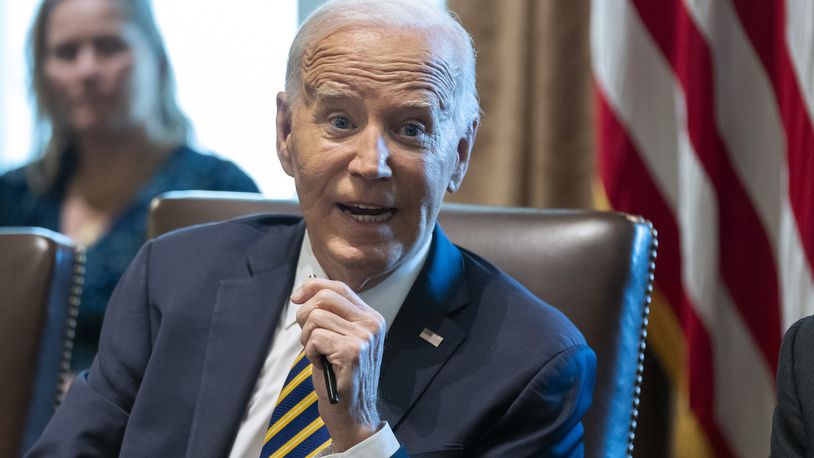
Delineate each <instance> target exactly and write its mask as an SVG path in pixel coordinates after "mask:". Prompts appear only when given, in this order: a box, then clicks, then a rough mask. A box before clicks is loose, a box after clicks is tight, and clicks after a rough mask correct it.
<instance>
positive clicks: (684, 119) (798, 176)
mask: <svg viewBox="0 0 814 458" xmlns="http://www.w3.org/2000/svg"><path fill="white" fill-rule="evenodd" d="M591 14H592V17H591V46H592V53H593V66H594V81H595V86H596V94H597V119H598V136H599V145H598V147H599V159H598V162H599V173H600V177H601V183H602V187H601V188H602V189H603V190H604V195H605V196H606V198H607V203H608V204H609V205H610V207H611V208H614V209H617V210H622V211H626V212H630V213H636V214H642V215H644V216H645V217H647V218H649V219H650V220H651V221H653V223H654V225H655V226H656V228H657V229H658V231H659V241H660V244H659V261H658V266H657V269H656V291H655V293H656V294H655V296H654V298H655V300H654V305H653V319H652V321H651V333H650V339H651V340H650V343H651V345H652V348H654V349H655V353H656V355H657V356H658V357H659V358H660V359H661V360H662V362H663V364H664V367H665V368H666V372H667V373H668V375H669V376H670V377H671V378H672V380H673V381H674V382H675V383H674V385H675V386H676V389H677V391H678V392H677V399H678V400H679V404H680V405H679V408H678V409H677V416H678V418H677V419H676V421H677V422H678V425H679V428H678V429H677V434H678V437H676V438H675V444H674V453H675V454H677V455H679V456H719V457H727V456H740V457H751V456H761V457H765V456H767V455H768V453H769V438H770V434H771V419H772V412H773V409H774V405H775V401H776V394H775V376H776V373H777V355H778V351H779V348H780V340H781V337H782V334H783V332H784V330H785V329H786V328H788V327H789V326H790V325H791V324H792V323H793V322H794V321H795V320H797V319H798V318H800V317H802V316H804V315H808V314H811V313H814V277H813V276H812V266H813V265H814V127H813V126H814V125H813V124H812V119H814V116H812V113H813V112H814V2H812V1H811V0H785V1H783V0H683V1H682V0H595V1H594V3H593V6H592V13H591ZM646 376H647V374H646V373H645V377H646Z"/></svg>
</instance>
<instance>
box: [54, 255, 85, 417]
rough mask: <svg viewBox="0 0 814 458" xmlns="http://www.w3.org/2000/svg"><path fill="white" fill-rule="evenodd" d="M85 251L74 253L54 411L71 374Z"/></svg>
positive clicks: (83, 280)
mask: <svg viewBox="0 0 814 458" xmlns="http://www.w3.org/2000/svg"><path fill="white" fill-rule="evenodd" d="M85 260H86V259H85V251H84V250H83V249H81V248H76V249H75V251H74V268H73V276H72V278H71V294H70V297H69V298H68V316H67V319H66V320H65V332H64V340H63V347H62V356H61V357H60V361H59V385H58V386H57V391H56V396H55V397H54V410H56V408H57V407H59V405H60V404H61V403H62V398H63V397H65V392H64V390H63V387H64V386H65V384H66V383H67V382H68V377H69V374H70V372H71V353H72V352H73V339H74V336H76V317H77V316H78V315H79V304H80V302H81V297H82V289H83V288H84V285H85Z"/></svg>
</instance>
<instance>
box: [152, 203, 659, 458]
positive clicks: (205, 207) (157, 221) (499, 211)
mask: <svg viewBox="0 0 814 458" xmlns="http://www.w3.org/2000/svg"><path fill="white" fill-rule="evenodd" d="M269 212H272V213H293V214H299V213H300V211H299V206H298V205H297V203H296V202H294V201H280V200H271V199H265V198H262V197H260V196H258V195H253V194H239V193H214V192H200V191H178V192H172V193H167V194H165V195H163V196H161V197H159V198H157V199H156V200H154V201H153V203H152V206H151V210H150V217H149V220H148V226H149V229H148V233H149V235H150V236H157V235H160V234H162V233H164V232H167V231H170V230H173V229H176V228H180V227H183V226H188V225H192V224H199V223H204V222H210V221H217V220H222V219H227V218H231V217H236V216H241V215H248V214H251V213H269ZM439 219H440V224H441V226H442V227H443V228H444V231H445V232H446V233H447V235H448V236H449V238H450V239H451V240H452V241H453V242H455V243H456V244H458V245H460V246H462V247H464V248H467V249H469V250H471V251H473V252H475V253H478V254H479V255H481V256H483V257H484V258H486V259H488V260H489V261H491V262H492V263H494V264H495V265H497V266H498V267H500V268H501V269H503V270H504V271H505V272H507V273H508V274H509V275H511V276H513V277H514V278H515V279H517V280H518V281H519V282H520V283H522V284H523V285H525V286H526V287H527V288H528V289H529V290H531V291H532V292H533V293H534V294H536V295H537V296H538V297H540V298H541V299H543V300H545V301H547V302H549V303H551V304H553V305H555V306H556V307H558V308H559V309H560V310H562V311H563V312H564V313H565V314H566V315H568V317H569V318H570V319H571V320H572V321H573V322H574V323H575V324H576V325H577V326H578V327H579V329H580V330H581V331H582V332H583V334H584V335H585V337H586V339H587V340H588V343H589V344H590V345H591V347H593V349H594V351H595V352H596V354H597V360H598V368H597V385H596V389H595V391H594V402H593V405H592V407H591V409H590V410H589V411H588V413H587V414H586V417H585V419H584V425H585V449H586V455H587V456H596V457H599V456H602V457H619V456H626V455H630V454H631V452H632V450H633V439H634V433H635V425H636V415H637V406H638V400H639V392H640V385H641V381H642V362H643V360H644V355H643V351H644V348H645V340H644V338H645V335H646V327H647V316H648V313H649V302H650V292H651V290H652V281H653V269H654V267H655V264H654V261H655V256H656V245H657V243H656V235H655V231H654V230H653V227H652V225H651V224H650V223H649V222H647V221H645V220H643V219H641V218H635V217H631V216H629V215H625V214H621V213H611V212H598V211H587V210H586V211H582V210H539V209H520V208H496V207H484V206H475V205H462V204H445V205H444V206H443V207H442V209H441V215H440V217H439Z"/></svg>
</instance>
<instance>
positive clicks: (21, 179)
mask: <svg viewBox="0 0 814 458" xmlns="http://www.w3.org/2000/svg"><path fill="white" fill-rule="evenodd" d="M0 189H4V190H5V189H9V190H17V189H20V190H27V189H28V180H26V177H25V166H23V167H18V168H16V169H11V170H9V171H7V172H5V173H3V174H0Z"/></svg>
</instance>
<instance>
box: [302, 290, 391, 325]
mask: <svg viewBox="0 0 814 458" xmlns="http://www.w3.org/2000/svg"><path fill="white" fill-rule="evenodd" d="M360 302H361V300H360ZM362 304H364V303H362ZM364 307H365V308H364V309H363V308H361V307H360V306H357V305H355V304H353V303H351V302H350V301H349V300H348V299H347V297H345V296H343V295H341V294H339V293H337V292H336V291H334V290H331V289H321V290H319V291H317V292H316V294H314V295H312V296H311V298H310V299H308V300H307V301H306V302H304V303H303V304H302V306H300V307H299V309H298V310H297V323H298V324H299V325H300V326H302V325H303V324H304V323H305V321H306V320H307V319H308V316H309V315H310V314H311V312H312V311H313V310H315V309H322V310H326V311H329V312H331V313H334V314H336V315H338V316H340V317H342V318H344V319H346V320H348V321H361V320H364V319H365V318H366V315H368V314H371V313H378V312H376V311H375V310H373V308H371V307H368V306H367V305H366V304H364Z"/></svg>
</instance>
